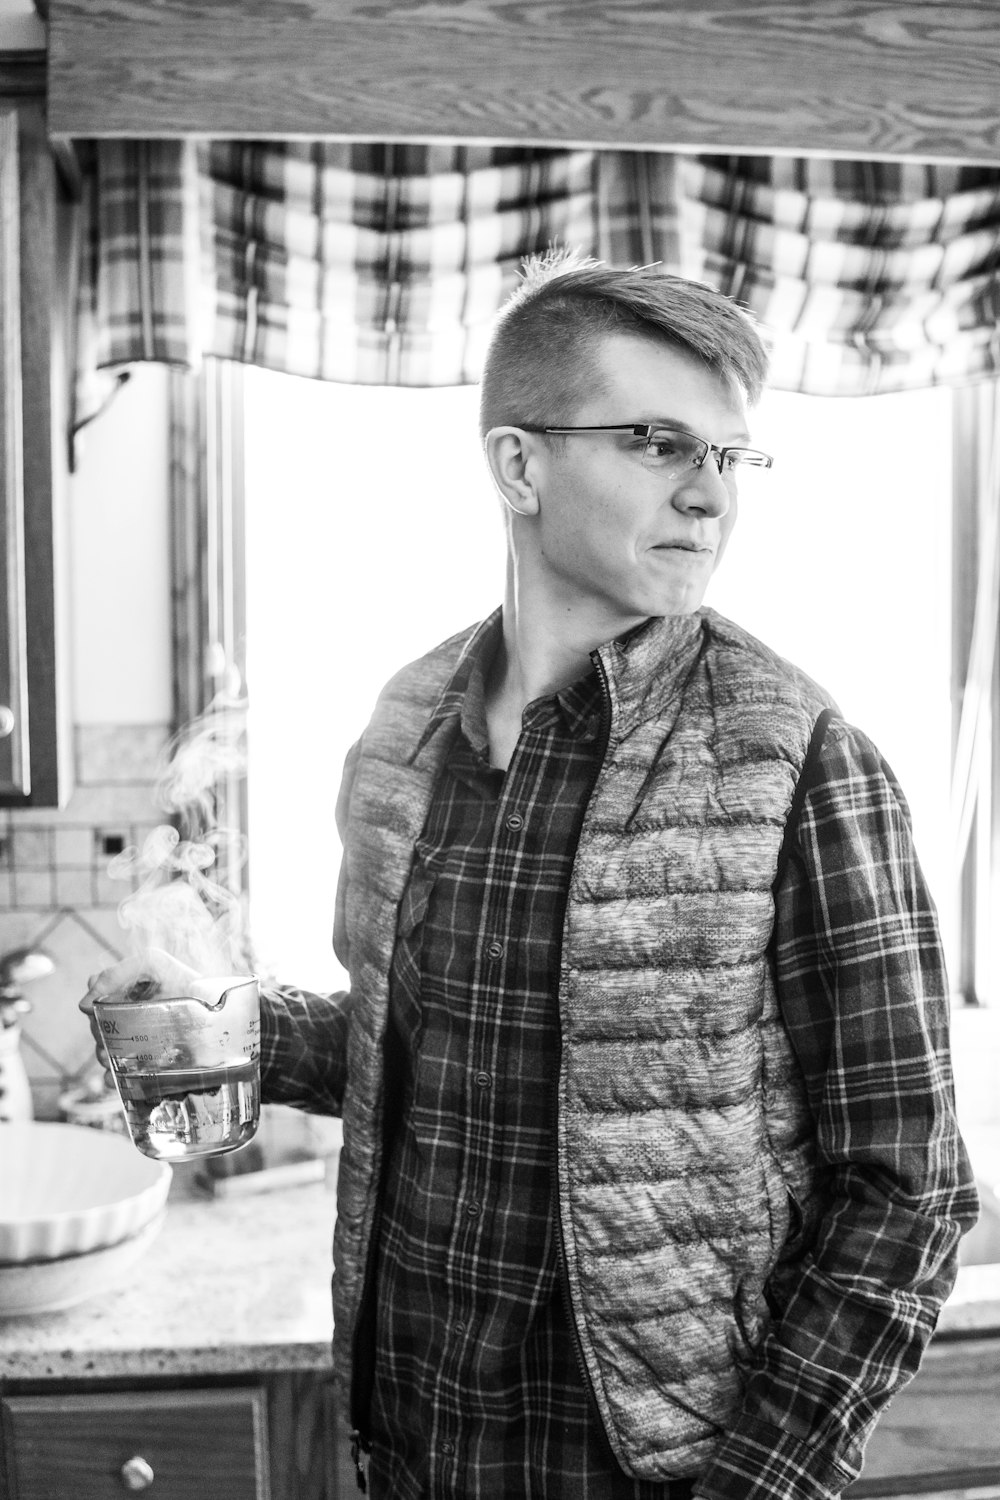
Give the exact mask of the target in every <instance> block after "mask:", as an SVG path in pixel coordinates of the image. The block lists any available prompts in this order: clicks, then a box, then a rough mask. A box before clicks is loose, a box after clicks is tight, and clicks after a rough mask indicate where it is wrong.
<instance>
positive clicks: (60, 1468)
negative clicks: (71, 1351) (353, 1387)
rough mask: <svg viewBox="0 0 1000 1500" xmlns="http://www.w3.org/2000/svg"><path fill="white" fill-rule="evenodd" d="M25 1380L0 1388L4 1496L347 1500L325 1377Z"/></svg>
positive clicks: (346, 1475)
mask: <svg viewBox="0 0 1000 1500" xmlns="http://www.w3.org/2000/svg"><path fill="white" fill-rule="evenodd" d="M107 1384H108V1383H107V1382H92V1383H91V1382H86V1383H84V1382H68V1383H67V1384H66V1385H64V1384H63V1383H62V1382H59V1383H57V1384H56V1385H53V1384H52V1383H51V1382H49V1383H47V1384H46V1385H44V1386H41V1385H37V1384H36V1385H35V1387H34V1388H33V1389H31V1390H30V1391H29V1392H28V1393H25V1392H24V1390H23V1388H22V1386H21V1384H20V1383H18V1384H17V1385H14V1386H9V1387H8V1389H7V1391H6V1392H5V1393H4V1394H3V1395H0V1497H2V1500H120V1497H121V1496H123V1495H128V1494H148V1495H149V1497H150V1500H156V1497H157V1496H162V1497H163V1500H208V1497H211V1500H347V1497H349V1496H353V1495H355V1494H356V1493H357V1490H356V1488H355V1486H354V1481H353V1477H352V1474H353V1471H352V1468H351V1465H350V1455H349V1453H348V1451H347V1446H346V1443H345V1442H344V1441H343V1435H342V1432H341V1431H340V1429H339V1428H338V1426H337V1423H336V1420H335V1416H334V1410H333V1399H332V1394H331V1391H330V1386H329V1382H328V1380H327V1379H326V1378H325V1377H322V1376H318V1375H316V1374H312V1373H286V1374H278V1375H269V1376H262V1377H260V1378H259V1379H256V1380H252V1381H249V1382H248V1383H245V1384H236V1385H234V1384H232V1383H227V1384H213V1385H207V1384H205V1383H198V1384H191V1383H190V1382H182V1383H174V1385H173V1387H171V1388H164V1387H163V1386H162V1384H159V1385H158V1384H155V1383H150V1382H144V1381H135V1382H130V1383H129V1386H128V1388H127V1389H125V1388H123V1383H122V1382H117V1383H116V1387H117V1388H110V1389H109V1388H107Z"/></svg>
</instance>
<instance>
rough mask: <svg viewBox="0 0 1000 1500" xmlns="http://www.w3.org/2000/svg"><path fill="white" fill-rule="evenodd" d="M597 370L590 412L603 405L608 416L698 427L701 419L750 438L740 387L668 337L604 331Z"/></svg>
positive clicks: (589, 400)
mask: <svg viewBox="0 0 1000 1500" xmlns="http://www.w3.org/2000/svg"><path fill="white" fill-rule="evenodd" d="M594 376H595V379H594V383H593V386H592V387H591V388H590V391H589V393H588V395H587V397H586V398H585V406H586V410H587V412H588V413H593V412H594V411H595V409H596V408H600V409H601V413H602V415H603V416H606V417H607V420H608V421H618V422H621V421H634V422H649V423H653V424H663V425H664V426H670V427H684V428H687V429H693V430H694V431H697V430H698V424H699V423H700V424H701V425H702V426H710V427H712V428H713V430H715V429H718V428H724V429H725V432H724V434H723V435H724V436H725V437H726V439H727V440H729V441H740V440H748V438H749V434H748V432H747V415H746V402H745V400H744V398H743V395H742V393H741V392H740V391H739V389H738V388H735V387H734V386H733V385H732V384H730V382H729V381H728V380H727V379H726V377H725V376H723V375H721V374H719V373H717V372H716V371H715V370H712V369H710V368H709V366H708V365H706V364H705V363H703V361H702V360H700V359H699V358H698V357H697V355H695V354H692V353H689V352H688V351H687V350H684V349H679V348H677V347H676V346H675V345H673V344H670V343H668V342H667V341H666V340H665V339H664V340H659V339H650V338H640V337H638V336H635V335H631V334H620V333H613V334H609V335H607V336H605V337H604V338H603V339H602V340H601V341H600V343H599V344H598V345H597V346H596V348H595V350H594ZM610 406H614V407H615V411H614V413H613V414H611V415H609V414H608V412H607V411H605V408H609V407H610ZM623 407H627V410H624V409H623ZM580 420H582V418H581V419H580ZM594 420H595V421H596V420H597V417H596V416H595V417H594Z"/></svg>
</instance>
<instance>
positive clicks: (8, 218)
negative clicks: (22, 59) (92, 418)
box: [0, 62, 73, 807]
mask: <svg viewBox="0 0 1000 1500" xmlns="http://www.w3.org/2000/svg"><path fill="white" fill-rule="evenodd" d="M31 76H32V75H31V74H30V73H28V76H27V82H26V79H25V69H24V68H23V67H21V68H19V67H17V66H15V65H14V64H13V63H8V62H3V63H0V205H2V213H0V348H2V355H0V358H2V365H3V367H2V370H0V806H5V807H57V806H60V805H62V804H63V803H64V802H65V801H66V799H67V797H68V795H69V792H70V790H71V783H72V728H71V716H70V712H69V703H68V684H67V671H68V660H67V657H68V652H67V649H66V647H67V642H66V640H65V639H64V636H65V631H66V628H67V627H66V620H65V604H66V598H65V593H66V591H65V587H64V583H63V579H62V577H61V573H62V569H63V567H64V556H63V553H64V542H63V517H64V511H65V489H66V485H67V483H68V478H67V471H68V462H67V457H66V453H67V406H68V376H67V372H66V368H65V362H64V358H63V355H64V351H65V350H66V348H67V345H68V337H67V332H68V327H69V323H68V316H67V315H68V307H69V302H70V289H71V286H72V279H73V278H72V264H71V262H72V255H71V241H72V234H71V233H70V222H71V217H72V210H71V207H70V204H69V201H68V195H67V194H66V193H65V192H64V191H63V189H62V187H61V185H60V176H59V173H58V172H57V169H56V165H55V160H54V158H53V155H52V152H51V150H50V147H49V143H48V139H47V135H46V118H45V103H44V96H43V95H42V94H39V93H37V92H33V91H32V86H31Z"/></svg>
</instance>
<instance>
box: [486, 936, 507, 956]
mask: <svg viewBox="0 0 1000 1500" xmlns="http://www.w3.org/2000/svg"><path fill="white" fill-rule="evenodd" d="M486 952H487V953H488V954H489V956H490V958H501V957H502V956H503V943H498V942H497V940H496V938H494V939H493V941H492V943H490V944H489V946H488V947H487V949H486Z"/></svg>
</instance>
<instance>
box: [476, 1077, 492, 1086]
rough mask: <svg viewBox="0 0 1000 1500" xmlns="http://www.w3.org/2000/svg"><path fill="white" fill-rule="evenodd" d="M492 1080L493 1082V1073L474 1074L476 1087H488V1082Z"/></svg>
mask: <svg viewBox="0 0 1000 1500" xmlns="http://www.w3.org/2000/svg"><path fill="white" fill-rule="evenodd" d="M492 1082H493V1075H492V1074H491V1073H477V1074H476V1085H477V1087H478V1088H481V1089H488V1088H489V1086H490V1084H491V1083H492Z"/></svg>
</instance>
